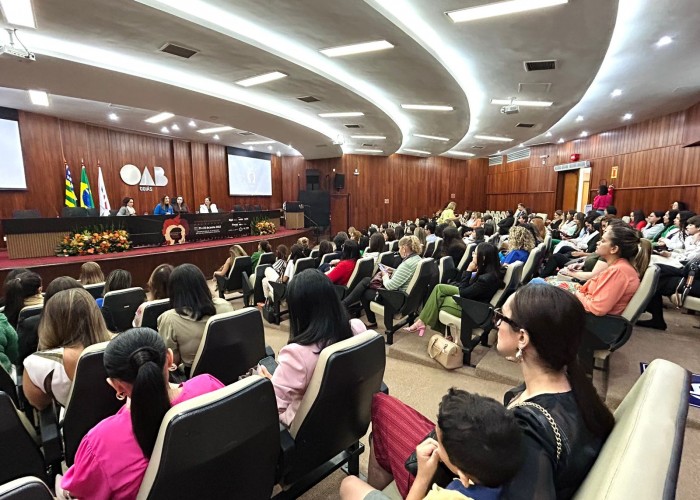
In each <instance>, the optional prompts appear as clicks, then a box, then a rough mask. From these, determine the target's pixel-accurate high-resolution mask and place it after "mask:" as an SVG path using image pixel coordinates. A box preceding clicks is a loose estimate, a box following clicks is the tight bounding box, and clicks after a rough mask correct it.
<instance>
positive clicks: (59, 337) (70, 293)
mask: <svg viewBox="0 0 700 500" xmlns="http://www.w3.org/2000/svg"><path fill="white" fill-rule="evenodd" d="M110 338H111V335H110V333H109V330H107V325H106V324H105V320H104V318H103V317H102V312H101V311H100V308H99V307H97V303H96V302H95V299H94V298H93V296H92V295H90V293H89V292H87V291H86V290H84V289H83V288H71V289H69V290H63V291H61V292H58V293H57V294H55V295H53V296H52V297H51V299H50V300H48V301H47V302H46V304H45V305H44V312H43V313H42V315H41V322H40V323H39V350H44V349H55V348H57V347H73V346H82V347H88V346H90V345H92V344H97V343H98V342H105V341H107V340H109V339H110Z"/></svg>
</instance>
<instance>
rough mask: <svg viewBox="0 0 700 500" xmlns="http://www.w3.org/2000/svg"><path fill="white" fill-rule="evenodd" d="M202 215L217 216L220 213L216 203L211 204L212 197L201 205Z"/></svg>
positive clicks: (205, 199)
mask: <svg viewBox="0 0 700 500" xmlns="http://www.w3.org/2000/svg"><path fill="white" fill-rule="evenodd" d="M199 213H200V214H216V213H219V209H218V208H217V207H216V203H212V202H211V198H210V197H208V196H207V197H206V198H204V203H202V204H201V205H199Z"/></svg>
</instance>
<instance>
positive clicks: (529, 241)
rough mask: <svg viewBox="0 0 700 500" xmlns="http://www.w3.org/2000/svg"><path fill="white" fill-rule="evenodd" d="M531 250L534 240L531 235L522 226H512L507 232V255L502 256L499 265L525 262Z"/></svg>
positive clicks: (533, 246)
mask: <svg viewBox="0 0 700 500" xmlns="http://www.w3.org/2000/svg"><path fill="white" fill-rule="evenodd" d="M533 248H535V239H534V238H533V237H532V233H530V231H528V230H527V229H525V228H524V227H522V226H513V227H511V228H510V231H508V253H507V254H505V255H504V256H502V258H501V264H512V263H513V262H518V261H519V262H525V261H527V258H528V257H529V255H530V252H531V251H532V249H533Z"/></svg>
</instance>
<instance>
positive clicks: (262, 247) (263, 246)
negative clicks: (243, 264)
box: [250, 240, 272, 276]
mask: <svg viewBox="0 0 700 500" xmlns="http://www.w3.org/2000/svg"><path fill="white" fill-rule="evenodd" d="M269 252H272V246H271V245H270V242H269V241H267V240H260V241H259V242H258V249H257V250H256V251H255V252H253V255H251V256H250V262H251V264H253V276H255V268H256V267H258V262H260V256H261V255H262V254H264V253H269Z"/></svg>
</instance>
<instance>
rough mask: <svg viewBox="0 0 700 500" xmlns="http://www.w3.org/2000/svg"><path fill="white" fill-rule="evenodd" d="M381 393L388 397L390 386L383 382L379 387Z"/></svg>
mask: <svg viewBox="0 0 700 500" xmlns="http://www.w3.org/2000/svg"><path fill="white" fill-rule="evenodd" d="M379 392H382V393H384V394H386V395H387V396H388V395H389V386H388V385H386V384H385V383H384V381H383V380H382V385H380V386H379Z"/></svg>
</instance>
